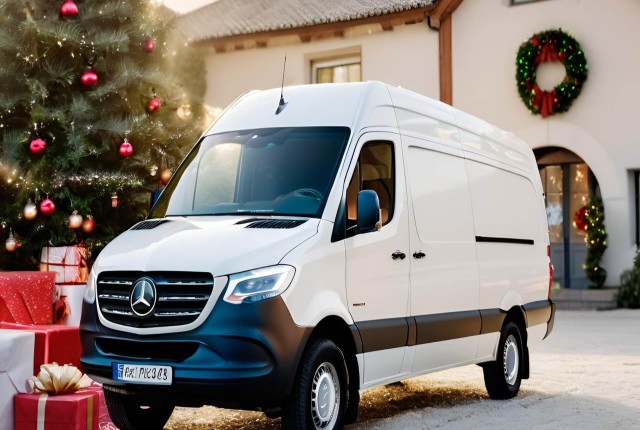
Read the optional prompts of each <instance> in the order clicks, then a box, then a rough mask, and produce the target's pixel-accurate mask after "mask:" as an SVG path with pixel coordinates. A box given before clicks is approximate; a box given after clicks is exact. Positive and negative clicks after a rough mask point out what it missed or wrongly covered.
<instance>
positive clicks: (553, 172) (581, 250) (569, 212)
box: [534, 147, 598, 288]
mask: <svg viewBox="0 0 640 430" xmlns="http://www.w3.org/2000/svg"><path fill="white" fill-rule="evenodd" d="M534 152H535V155H536V161H537V163H538V169H539V171H540V177H541V179H542V186H543V189H544V193H545V204H546V210H547V218H548V221H549V239H550V241H551V262H552V263H553V268H554V276H553V277H554V284H557V285H559V286H560V287H562V288H587V287H588V286H589V280H588V279H587V276H586V273H585V270H584V267H583V266H584V262H585V260H586V257H587V245H586V242H585V235H586V233H585V230H584V227H585V224H584V223H583V220H584V217H583V214H584V210H583V209H582V208H584V207H585V206H586V205H587V203H588V201H589V198H590V196H591V195H593V194H595V193H596V192H597V187H598V183H597V180H596V178H595V176H594V175H593V173H592V172H591V169H589V166H588V165H587V164H586V163H585V162H584V160H582V159H581V158H580V157H578V156H577V155H576V154H574V153H573V152H571V151H568V150H566V149H562V148H557V147H547V148H541V149H538V150H536V151H534Z"/></svg>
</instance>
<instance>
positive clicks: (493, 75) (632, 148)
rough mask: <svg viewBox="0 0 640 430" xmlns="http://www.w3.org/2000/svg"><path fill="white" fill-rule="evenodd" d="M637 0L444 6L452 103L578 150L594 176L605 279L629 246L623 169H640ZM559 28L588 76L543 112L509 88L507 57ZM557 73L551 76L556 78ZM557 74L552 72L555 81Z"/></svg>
mask: <svg viewBox="0 0 640 430" xmlns="http://www.w3.org/2000/svg"><path fill="white" fill-rule="evenodd" d="M638 22H640V2H638V1H637V0H615V1H611V2H599V1H593V0H547V1H540V2H536V3H529V4H524V5H519V6H510V1H509V0H482V1H479V0H466V1H464V2H463V3H462V4H461V6H460V7H459V8H458V10H457V11H456V12H455V13H454V14H453V36H452V37H453V102H454V105H455V106H456V107H457V108H459V109H462V110H464V111H467V112H469V113H471V114H473V115H476V116H479V117H481V118H483V119H486V120H487V121H489V122H491V123H493V124H495V125H497V126H498V127H501V128H503V129H505V130H509V131H513V132H514V133H515V134H516V135H518V136H519V137H521V138H523V139H525V140H526V141H527V142H528V143H529V144H530V145H531V146H532V147H533V148H538V147H544V146H559V147H564V148H567V149H569V150H571V151H573V152H575V153H576V154H577V155H579V156H580V157H582V159H584V160H585V162H586V163H587V164H588V165H589V167H590V168H591V169H592V171H593V172H594V174H595V175H596V177H597V179H598V181H599V184H600V187H601V192H602V197H603V200H604V205H605V215H606V228H607V232H608V234H609V239H608V245H609V249H608V250H607V252H606V253H605V255H604V261H603V265H604V267H605V268H606V269H607V271H608V274H609V275H608V278H607V282H606V285H610V286H612V285H619V283H620V272H621V271H622V270H624V269H627V268H629V267H631V265H632V259H633V256H634V255H635V249H636V247H635V237H634V235H635V219H634V218H635V208H634V197H633V186H632V183H631V181H632V175H631V174H630V173H629V171H630V170H633V169H636V170H637V169H640V133H639V132H638V130H637V124H638V122H639V118H640V117H639V113H640V110H639V109H638V103H637V100H638V97H640V79H639V78H638V77H639V76H640V55H639V54H638V51H637V49H636V48H635V47H636V46H637V45H638V43H640V32H639V31H638V28H639V27H638ZM558 27H560V28H562V29H563V30H564V31H567V32H569V33H570V34H572V35H573V36H574V37H575V38H576V40H578V42H580V44H581V45H582V48H583V50H584V52H585V54H586V56H587V62H588V65H589V76H588V79H587V82H586V83H585V85H584V87H583V89H582V93H581V94H580V96H579V97H578V98H577V99H576V100H575V102H574V104H573V106H572V107H571V109H570V110H569V112H567V113H565V114H559V115H554V116H551V117H547V118H546V119H543V118H542V117H540V116H539V115H538V116H534V115H532V114H531V113H529V111H528V110H527V109H526V107H525V106H524V104H523V103H522V101H521V100H520V97H519V96H518V92H517V89H516V81H515V58H516V53H517V51H518V48H519V46H520V44H521V43H522V42H523V41H525V40H527V39H528V38H529V37H531V36H532V35H533V34H534V33H536V32H539V31H543V30H547V29H551V28H558ZM560 79H561V78H560ZM556 82H557V81H556Z"/></svg>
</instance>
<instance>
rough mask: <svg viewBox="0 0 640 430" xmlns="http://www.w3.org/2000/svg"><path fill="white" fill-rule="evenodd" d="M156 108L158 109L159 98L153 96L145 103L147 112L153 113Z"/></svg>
mask: <svg viewBox="0 0 640 430" xmlns="http://www.w3.org/2000/svg"><path fill="white" fill-rule="evenodd" d="M158 109H160V99H159V98H158V97H154V98H152V99H151V100H149V103H148V104H147V112H149V113H153V112H155V111H157V110H158Z"/></svg>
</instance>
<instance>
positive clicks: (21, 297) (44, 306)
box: [0, 272, 55, 324]
mask: <svg viewBox="0 0 640 430" xmlns="http://www.w3.org/2000/svg"><path fill="white" fill-rule="evenodd" d="M54 287H55V274H54V273H53V272H0V318H1V319H0V321H8V322H15V323H18V324H51V323H52V321H53V311H52V304H53V292H54Z"/></svg>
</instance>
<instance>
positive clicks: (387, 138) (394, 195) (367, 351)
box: [345, 133, 411, 385]
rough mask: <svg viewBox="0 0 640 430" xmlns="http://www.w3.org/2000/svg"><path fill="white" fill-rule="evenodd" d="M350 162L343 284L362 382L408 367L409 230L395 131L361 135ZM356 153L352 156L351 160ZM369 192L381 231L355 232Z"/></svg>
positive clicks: (385, 376) (391, 376) (402, 172)
mask: <svg viewBox="0 0 640 430" xmlns="http://www.w3.org/2000/svg"><path fill="white" fill-rule="evenodd" d="M355 154H356V156H354V160H352V165H351V167H350V173H349V176H348V178H351V179H350V180H349V183H348V187H347V191H346V199H345V200H346V206H347V210H346V211H345V216H346V217H347V237H346V239H345V247H346V282H347V300H348V303H349V310H350V312H351V315H352V317H353V320H354V322H355V325H356V326H357V328H358V330H359V332H360V336H361V338H362V343H363V351H362V352H363V354H362V355H361V356H359V358H360V359H361V360H363V361H364V363H361V364H363V367H364V375H363V380H362V381H363V385H375V384H376V381H379V382H381V381H384V380H385V379H390V378H393V377H395V376H397V375H400V374H403V373H406V374H408V373H409V372H410V370H411V367H410V364H409V365H408V366H407V365H405V366H403V359H404V354H405V350H406V345H407V339H408V323H407V319H406V317H407V306H408V299H409V261H410V257H409V254H408V252H409V231H408V224H409V220H408V212H407V205H406V192H405V180H404V168H403V165H402V150H401V147H400V141H399V138H398V136H397V135H394V134H390V133H367V134H365V135H363V136H362V137H361V138H360V141H359V143H358V147H357V148H356V153H355ZM356 157H357V158H356ZM364 189H371V190H374V191H375V192H376V193H377V194H378V198H379V200H380V207H381V217H382V229H381V230H380V231H377V232H372V233H365V234H359V233H358V231H357V225H356V201H357V196H358V192H359V191H361V190H364Z"/></svg>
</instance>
